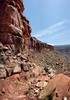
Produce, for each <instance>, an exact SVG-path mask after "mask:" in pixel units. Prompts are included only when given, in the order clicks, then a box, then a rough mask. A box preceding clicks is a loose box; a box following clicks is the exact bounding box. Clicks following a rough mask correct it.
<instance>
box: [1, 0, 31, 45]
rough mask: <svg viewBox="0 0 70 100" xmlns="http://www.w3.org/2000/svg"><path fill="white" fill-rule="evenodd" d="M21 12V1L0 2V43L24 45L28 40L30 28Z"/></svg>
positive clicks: (22, 9) (22, 8)
mask: <svg viewBox="0 0 70 100" xmlns="http://www.w3.org/2000/svg"><path fill="white" fill-rule="evenodd" d="M23 11H24V5H23V1H22V0H0V42H2V43H3V44H15V45H16V44H18V43H19V44H24V43H23V42H25V43H26V39H29V38H30V33H31V27H30V26H29V21H28V20H27V19H26V18H25V17H24V16H23Z"/></svg>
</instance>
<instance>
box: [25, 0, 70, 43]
mask: <svg viewBox="0 0 70 100" xmlns="http://www.w3.org/2000/svg"><path fill="white" fill-rule="evenodd" d="M24 4H25V12H24V15H25V16H26V17H27V18H28V19H29V21H30V25H31V27H32V33H31V34H32V36H35V37H37V38H38V39H39V40H41V41H44V42H47V43H49V44H53V45H64V44H70V0H24Z"/></svg>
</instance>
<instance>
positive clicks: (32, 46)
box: [0, 0, 70, 100]
mask: <svg viewBox="0 0 70 100" xmlns="http://www.w3.org/2000/svg"><path fill="white" fill-rule="evenodd" d="M23 12H24V4H23V1H22V0H0V100H40V99H42V100H43V98H46V100H69V99H70V77H68V76H69V75H70V73H69V68H70V66H69V61H68V58H66V57H65V56H64V55H63V54H61V53H59V52H57V51H55V50H54V47H53V46H51V45H49V44H46V43H43V42H41V41H39V40H37V39H36V38H34V37H31V27H30V25H29V21H28V20H27V19H26V17H25V16H24V15H23ZM60 73H64V74H66V75H68V76H66V75H63V74H60ZM57 74H59V75H57ZM54 81H55V83H54ZM60 81H61V83H60ZM62 83H64V84H62ZM52 84H53V85H52ZM50 88H51V89H50ZM41 91H45V92H41ZM49 91H50V92H49ZM47 93H48V94H47ZM55 95H56V97H58V98H56V97H55Z"/></svg>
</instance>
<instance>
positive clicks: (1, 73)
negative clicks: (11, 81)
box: [0, 64, 7, 78]
mask: <svg viewBox="0 0 70 100" xmlns="http://www.w3.org/2000/svg"><path fill="white" fill-rule="evenodd" d="M6 76H7V75H6V70H5V68H4V65H1V64H0V78H6Z"/></svg>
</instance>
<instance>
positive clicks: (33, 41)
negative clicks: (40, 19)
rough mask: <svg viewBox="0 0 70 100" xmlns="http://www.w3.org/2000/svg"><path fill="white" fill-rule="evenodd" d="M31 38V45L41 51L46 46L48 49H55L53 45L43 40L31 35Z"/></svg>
mask: <svg viewBox="0 0 70 100" xmlns="http://www.w3.org/2000/svg"><path fill="white" fill-rule="evenodd" d="M30 40H31V47H32V48H33V49H34V50H36V51H41V50H42V49H43V48H46V49H48V50H54V47H53V46H51V45H49V44H47V43H44V42H41V41H39V40H38V39H36V38H35V37H31V38H30Z"/></svg>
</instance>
